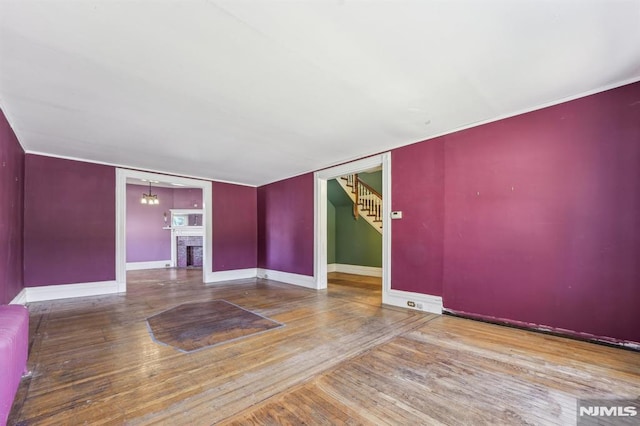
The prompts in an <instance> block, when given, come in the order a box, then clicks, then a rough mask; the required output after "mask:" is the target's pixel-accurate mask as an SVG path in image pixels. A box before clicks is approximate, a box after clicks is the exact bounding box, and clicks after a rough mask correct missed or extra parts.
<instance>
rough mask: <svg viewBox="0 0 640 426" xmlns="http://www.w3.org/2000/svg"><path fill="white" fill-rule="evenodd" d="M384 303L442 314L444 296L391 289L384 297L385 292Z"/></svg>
mask: <svg viewBox="0 0 640 426" xmlns="http://www.w3.org/2000/svg"><path fill="white" fill-rule="evenodd" d="M382 303H383V304H384V305H391V306H397V307H400V308H408V309H415V310H417V311H424V312H431V313H432V314H442V309H443V306H442V297H440V296H432V295H430V294H422V293H414V292H411V291H401V290H391V291H389V292H387V294H386V297H384V292H383V300H382Z"/></svg>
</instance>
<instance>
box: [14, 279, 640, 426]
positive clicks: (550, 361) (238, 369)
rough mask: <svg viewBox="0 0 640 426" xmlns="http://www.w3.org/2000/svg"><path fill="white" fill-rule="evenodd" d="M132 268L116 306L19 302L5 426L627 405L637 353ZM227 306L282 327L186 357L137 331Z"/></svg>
mask: <svg viewBox="0 0 640 426" xmlns="http://www.w3.org/2000/svg"><path fill="white" fill-rule="evenodd" d="M200 280H201V273H200V271H193V270H157V271H133V272H130V273H129V275H128V292H127V294H126V295H122V296H120V295H117V296H100V297H87V298H81V299H67V300H60V301H50V302H39V303H31V304H30V305H29V310H30V312H31V318H30V320H31V334H30V336H31V351H30V356H29V368H30V370H31V371H32V372H33V375H32V377H31V378H30V379H24V380H23V382H22V383H21V386H20V389H19V392H18V396H17V397H16V402H15V403H14V407H13V411H12V413H11V416H10V419H9V424H20V425H23V424H24V425H41V424H42V425H48V424H51V425H53V424H55V425H60V424H74V425H75V424H92V425H93V424H132V425H136V424H172V425H175V424H203V425H204V424H238V425H240V424H241V425H245V424H274V425H275V424H295V425H299V424H575V419H576V399H577V398H608V399H611V398H638V397H639V396H640V353H637V352H632V351H628V350H623V349H617V348H611V347H606V346H601V345H595V344H590V343H586V342H579V341H575V340H569V339H564V338H559V337H554V336H548V335H543V334H538V333H532V332H527V331H522V330H517V329H512V328H507V327H501V326H496V325H490V324H485V323H480V322H475V321H471V320H465V319H460V318H453V317H446V316H438V315H431V314H424V313H420V312H415V311H408V310H403V309H396V308H386V307H381V306H380V303H381V291H380V290H381V289H380V284H379V280H376V279H370V278H365V277H358V276H349V275H346V274H330V282H331V284H330V285H329V288H328V290H326V291H319V292H317V291H313V290H308V289H304V288H300V287H295V286H291V285H286V284H282V283H278V282H275V281H268V280H259V279H251V280H243V281H235V282H227V283H222V284H216V285H204V284H202V283H200ZM215 299H224V300H227V301H229V302H231V303H234V304H236V305H238V306H241V307H243V308H245V309H248V310H251V311H253V312H256V313H259V314H260V315H263V316H266V317H268V318H271V319H273V320H275V321H278V322H280V323H283V324H285V326H284V327H281V328H277V329H273V330H270V331H268V332H266V333H262V334H257V335H253V336H249V337H246V338H243V339H239V340H235V341H233V342H230V343H228V344H221V345H218V346H214V347H211V348H206V349H203V350H200V351H196V352H192V353H183V352H180V351H178V350H176V349H174V348H171V347H168V346H164V345H160V344H157V343H155V342H153V340H152V339H151V337H150V335H149V331H148V329H147V326H146V321H145V320H146V318H147V317H149V316H152V315H155V314H157V313H159V312H162V311H164V310H166V309H168V308H170V307H173V306H176V305H178V304H181V303H185V302H203V301H207V300H215Z"/></svg>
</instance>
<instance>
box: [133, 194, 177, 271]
mask: <svg viewBox="0 0 640 426" xmlns="http://www.w3.org/2000/svg"><path fill="white" fill-rule="evenodd" d="M180 191H186V189H178V190H174V189H172V188H161V187H153V188H152V190H151V192H152V193H153V194H156V195H158V200H159V202H160V204H154V205H149V204H141V203H140V198H141V197H142V193H149V187H148V186H144V185H131V184H128V185H127V262H152V261H157V260H169V259H171V231H170V230H168V229H162V228H163V227H164V226H169V225H171V223H170V220H171V211H170V210H171V209H172V208H174V207H173V197H174V193H176V192H180ZM164 213H166V214H167V222H166V223H165V222H164Z"/></svg>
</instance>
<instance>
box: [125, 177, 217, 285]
mask: <svg viewBox="0 0 640 426" xmlns="http://www.w3.org/2000/svg"><path fill="white" fill-rule="evenodd" d="M136 182H140V183H143V182H146V183H149V182H151V187H152V188H153V187H155V188H157V189H156V192H158V191H162V190H163V188H183V189H194V190H197V191H194V193H193V194H189V195H187V192H185V193H184V194H183V193H180V196H181V198H184V197H185V196H186V197H187V198H186V199H185V200H186V201H181V203H183V204H184V203H187V204H188V205H187V204H185V205H184V206H182V205H180V207H187V209H174V208H173V206H174V203H173V202H171V203H169V204H167V198H165V202H164V204H163V202H162V200H161V198H162V197H159V198H160V204H158V205H153V206H147V207H150V208H158V207H160V209H158V221H160V220H161V222H159V223H158V224H155V223H154V224H153V225H152V226H153V230H154V232H156V231H157V232H160V233H162V232H164V233H166V242H167V244H170V245H171V247H172V248H171V259H161V260H160V263H161V265H160V264H159V265H160V266H159V267H167V266H170V267H176V266H177V245H178V244H177V239H176V238H175V237H176V235H177V234H176V235H174V234H175V233H176V232H178V233H180V234H181V235H182V234H190V235H189V236H198V237H199V242H198V243H197V244H196V243H191V244H190V245H189V247H195V248H192V249H191V261H192V265H191V266H198V267H201V268H202V280H203V282H206V281H207V275H208V274H210V273H211V270H212V265H213V259H212V220H211V205H210V200H211V199H212V185H211V182H210V181H204V180H199V179H191V178H184V177H178V176H171V175H164V174H160V173H152V172H141V171H136V170H128V169H116V281H117V284H118V292H126V291H127V282H126V281H127V278H126V271H127V269H128V268H127V266H128V263H127V202H129V203H132V202H136V203H137V202H138V201H137V200H135V199H133V198H132V196H131V195H130V196H129V197H127V185H128V184H132V183H136ZM165 192H166V191H165ZM196 192H197V194H198V195H197V196H196V195H195V194H196ZM155 195H157V194H155ZM128 198H129V200H127V199H128ZM192 198H193V200H192ZM160 210H161V211H162V213H159V212H160ZM176 213H180V214H182V213H184V214H185V215H186V216H185V218H186V219H185V220H184V221H183V222H184V226H179V225H181V224H182V223H183V222H180V221H179V220H178V219H181V217H180V215H178V214H176ZM160 215H161V216H160ZM191 216H194V218H193V220H191V219H192V218H191ZM195 216H198V217H197V218H196V217H195ZM174 218H175V219H176V226H172V225H174V223H173V222H174ZM191 222H193V223H191ZM190 225H193V226H190ZM155 228H159V229H155ZM162 228H164V229H162ZM196 228H197V229H196ZM196 234H197V235H196ZM160 237H161V238H163V236H162V235H160ZM164 240H165V239H164V238H163V241H164ZM174 242H175V244H174ZM130 259H131V257H130ZM185 260H186V251H185ZM194 262H195V263H196V264H197V265H196V264H193V263H194ZM132 263H134V262H129V269H132V268H131V264H132ZM140 263H142V264H143V265H141V267H140V268H139V269H144V268H146V267H148V266H154V265H150V264H147V265H144V263H145V262H140ZM151 263H153V262H151Z"/></svg>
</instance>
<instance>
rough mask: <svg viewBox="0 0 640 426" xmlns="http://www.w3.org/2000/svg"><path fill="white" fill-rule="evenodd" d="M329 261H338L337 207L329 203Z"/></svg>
mask: <svg viewBox="0 0 640 426" xmlns="http://www.w3.org/2000/svg"><path fill="white" fill-rule="evenodd" d="M327 263H336V208H335V207H334V205H333V204H332V203H331V201H329V202H328V203H327Z"/></svg>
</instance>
